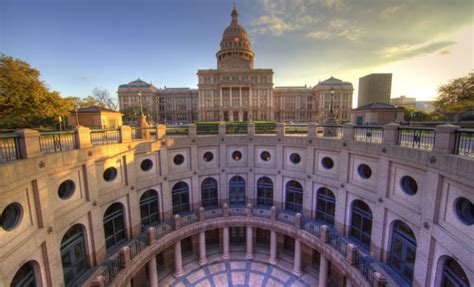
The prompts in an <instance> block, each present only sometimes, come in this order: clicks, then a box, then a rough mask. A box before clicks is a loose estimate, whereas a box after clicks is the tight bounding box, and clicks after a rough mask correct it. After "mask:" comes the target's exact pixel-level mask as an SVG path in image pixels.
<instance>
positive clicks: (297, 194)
mask: <svg viewBox="0 0 474 287" xmlns="http://www.w3.org/2000/svg"><path fill="white" fill-rule="evenodd" d="M285 210H290V211H295V212H301V211H302V210H303V187H302V186H301V184H300V183H299V182H297V181H295V180H290V181H289V182H288V183H287V184H286V204H285Z"/></svg>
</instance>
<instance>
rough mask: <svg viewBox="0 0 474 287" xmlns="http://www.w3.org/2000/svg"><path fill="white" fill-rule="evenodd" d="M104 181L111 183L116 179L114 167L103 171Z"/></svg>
mask: <svg viewBox="0 0 474 287" xmlns="http://www.w3.org/2000/svg"><path fill="white" fill-rule="evenodd" d="M103 177H104V180H105V181H108V182H111V181H114V179H116V178H117V169H116V168H115V167H109V168H107V169H106V170H105V171H104V174H103Z"/></svg>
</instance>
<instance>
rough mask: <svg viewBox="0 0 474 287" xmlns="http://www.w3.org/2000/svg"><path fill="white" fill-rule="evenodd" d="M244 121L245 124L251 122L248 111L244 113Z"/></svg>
mask: <svg viewBox="0 0 474 287" xmlns="http://www.w3.org/2000/svg"><path fill="white" fill-rule="evenodd" d="M243 120H244V122H246V121H248V120H249V113H248V112H247V111H244V116H243Z"/></svg>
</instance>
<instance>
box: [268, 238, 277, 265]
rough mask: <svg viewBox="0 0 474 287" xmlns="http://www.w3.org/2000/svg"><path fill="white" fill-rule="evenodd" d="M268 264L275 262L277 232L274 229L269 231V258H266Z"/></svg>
mask: <svg viewBox="0 0 474 287" xmlns="http://www.w3.org/2000/svg"><path fill="white" fill-rule="evenodd" d="M268 262H269V263H270V264H275V265H276V264H277V263H278V259H277V234H276V231H274V230H271V231H270V259H268Z"/></svg>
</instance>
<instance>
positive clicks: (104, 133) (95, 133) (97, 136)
mask: <svg viewBox="0 0 474 287" xmlns="http://www.w3.org/2000/svg"><path fill="white" fill-rule="evenodd" d="M118 142H120V133H119V131H118V130H92V131H91V144H92V145H103V144H112V143H118Z"/></svg>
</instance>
